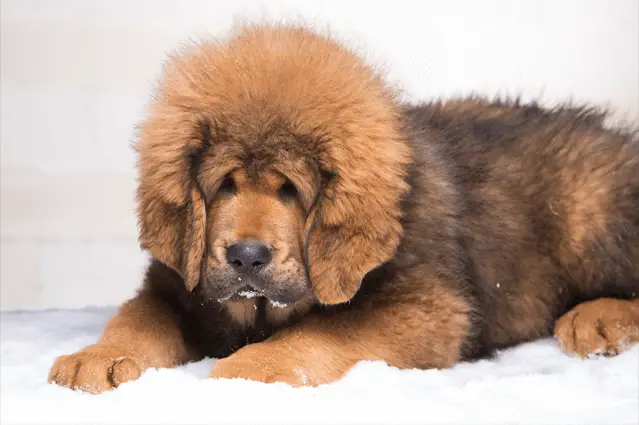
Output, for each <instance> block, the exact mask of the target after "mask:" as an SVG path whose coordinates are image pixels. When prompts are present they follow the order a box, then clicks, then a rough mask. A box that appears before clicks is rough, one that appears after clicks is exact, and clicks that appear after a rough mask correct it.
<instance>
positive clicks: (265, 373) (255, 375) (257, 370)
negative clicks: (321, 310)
mask: <svg viewBox="0 0 639 425" xmlns="http://www.w3.org/2000/svg"><path fill="white" fill-rule="evenodd" d="M314 342H315V344H316V345H315V347H313V345H312V344H311V343H310V342H309V341H305V342H304V343H296V342H291V341H288V340H287V339H286V338H281V339H279V340H277V341H266V342H262V343H258V344H250V345H247V346H246V347H244V348H242V349H240V350H238V351H237V352H235V353H234V354H232V355H231V356H229V357H227V358H224V359H220V360H218V361H216V362H215V364H214V365H213V369H212V371H211V375H210V377H211V378H242V379H247V380H251V381H258V382H264V383H275V382H282V383H285V384H288V385H291V386H293V387H302V386H311V387H315V386H318V385H322V384H327V383H330V382H333V381H336V380H338V379H339V378H341V377H342V376H343V375H344V374H345V373H346V372H347V371H348V369H349V368H350V367H352V366H353V364H354V362H353V361H351V360H350V359H348V360H347V359H343V358H341V357H338V356H337V354H338V353H337V352H336V350H331V349H329V347H322V344H321V341H314ZM318 346H319V348H318ZM323 348H326V349H323Z"/></svg>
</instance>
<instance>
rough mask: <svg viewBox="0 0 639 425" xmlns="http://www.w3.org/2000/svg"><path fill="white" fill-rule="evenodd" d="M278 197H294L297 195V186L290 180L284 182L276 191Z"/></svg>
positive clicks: (287, 198)
mask: <svg viewBox="0 0 639 425" xmlns="http://www.w3.org/2000/svg"><path fill="white" fill-rule="evenodd" d="M278 193H279V195H280V198H282V199H284V200H289V199H294V198H296V197H297V188H296V187H295V185H294V184H293V183H291V182H290V181H288V180H287V181H286V182H284V184H283V185H282V186H280V189H279V191H278Z"/></svg>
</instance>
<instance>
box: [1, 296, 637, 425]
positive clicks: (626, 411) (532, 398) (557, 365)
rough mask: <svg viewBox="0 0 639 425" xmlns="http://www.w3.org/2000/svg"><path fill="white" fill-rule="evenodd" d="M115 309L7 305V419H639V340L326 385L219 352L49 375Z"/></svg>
mask: <svg viewBox="0 0 639 425" xmlns="http://www.w3.org/2000/svg"><path fill="white" fill-rule="evenodd" d="M114 311H115V310H114V309H112V308H86V309H83V310H69V311H63V310H49V311H29V312H26V311H2V312H0V336H1V344H0V346H1V350H2V351H1V357H0V359H1V370H0V422H1V423H2V424H8V423H29V424H36V423H64V424H89V423H91V424H98V423H122V424H132V423H157V424H168V423H180V424H186V423H193V424H196V423H209V424H212V423H220V424H240V423H244V424H248V423H255V424H257V423H259V424H267V423H277V424H285V423H309V424H320V423H321V424H325V423H335V424H381V423H392V424H418V423H419V424H422V423H446V424H463V423H486V424H488V423H490V424H498V423H503V424H506V423H508V424H510V423H518V424H533V423H534V424H551V423H554V424H559V423H561V424H580V425H582V424H604V423H606V424H613V423H614V424H637V423H639V346H635V347H634V348H631V349H630V350H628V351H626V352H625V353H622V354H621V355H619V356H617V357H614V358H593V359H588V360H579V359H575V358H570V357H568V356H566V355H564V354H563V353H562V352H561V351H560V350H559V348H558V347H557V345H556V344H555V342H554V341H553V340H552V339H546V340H541V341H537V342H534V343H529V344H524V345H522V346H519V347H516V348H513V349H509V350H504V351H502V352H500V353H499V355H498V357H497V358H496V359H494V360H484V361H479V362H476V363H472V364H471V363H467V364H459V365H457V366H456V367H454V368H451V369H448V370H424V371H420V370H404V371H400V370H398V369H396V368H392V367H389V366H387V365H385V364H383V363H381V362H361V363H359V364H358V365H357V366H355V367H354V368H353V369H352V370H351V371H350V372H349V373H348V375H347V376H346V377H345V378H344V379H342V380H340V381H338V382H336V383H333V384H329V385H325V386H320V387H318V388H297V389H295V388H291V387H289V386H287V385H284V384H269V385H267V384H262V383H257V382H250V381H244V380H239V379H232V380H212V379H207V376H208V374H209V370H210V367H211V365H212V364H213V362H214V360H213V359H206V360H203V361H201V362H198V363H193V364H189V365H186V366H184V367H179V368H176V369H161V370H156V369H151V370H148V371H147V372H145V373H144V374H143V375H142V377H141V378H140V379H139V380H137V381H133V382H129V383H126V384H123V385H121V386H120V387H119V388H117V389H116V390H114V391H109V392H106V393H103V394H100V395H90V394H85V393H81V392H77V391H72V390H69V389H66V388H61V387H58V386H55V385H52V384H47V382H46V379H47V375H48V372H49V368H50V366H51V365H52V363H53V361H54V359H55V357H56V356H58V355H61V354H67V353H71V352H74V351H76V350H78V349H81V348H82V347H84V346H85V345H87V344H90V343H93V342H95V341H96V340H97V338H98V337H99V335H100V333H101V331H102V328H103V326H104V324H105V322H106V320H107V319H108V317H109V316H110V315H111V314H113V313H114Z"/></svg>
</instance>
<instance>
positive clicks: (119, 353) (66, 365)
mask: <svg viewBox="0 0 639 425" xmlns="http://www.w3.org/2000/svg"><path fill="white" fill-rule="evenodd" d="M142 370H143V366H142V362H141V361H140V360H139V359H137V358H135V357H134V356H132V355H131V353H128V352H127V351H126V350H124V349H121V348H118V347H114V346H111V345H106V344H95V345H90V346H88V347H86V348H84V349H83V350H81V351H78V352H77V353H74V354H70V355H64V356H60V357H58V358H57V359H56V361H55V363H54V364H53V366H52V367H51V372H50V373H49V382H50V383H55V384H58V385H61V386H63V387H69V388H71V389H74V390H82V391H86V392H89V393H92V394H98V393H101V392H103V391H107V390H110V389H113V388H116V387H117V386H118V385H120V384H122V383H124V382H127V381H131V380H133V379H137V378H139V377H140V375H141V374H142Z"/></svg>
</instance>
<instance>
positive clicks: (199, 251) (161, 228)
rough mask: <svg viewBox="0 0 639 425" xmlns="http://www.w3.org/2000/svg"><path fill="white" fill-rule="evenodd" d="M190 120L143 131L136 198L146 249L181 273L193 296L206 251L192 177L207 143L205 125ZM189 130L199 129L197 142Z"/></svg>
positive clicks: (201, 204) (202, 213)
mask: <svg viewBox="0 0 639 425" xmlns="http://www.w3.org/2000/svg"><path fill="white" fill-rule="evenodd" d="M172 116H173V118H174V119H175V118H176V117H179V115H176V114H175V113H174V114H173V115H172ZM185 120H187V121H189V122H183V123H182V125H179V124H180V123H179V122H172V123H171V124H173V125H168V126H165V125H163V123H162V121H155V120H149V121H147V122H145V123H143V124H142V125H141V126H140V127H139V131H140V137H139V140H138V143H137V144H136V146H135V149H136V151H137V152H138V155H139V158H138V168H139V181H138V187H137V192H136V197H137V215H138V227H139V240H140V245H141V247H142V248H143V249H146V250H147V251H149V253H150V254H151V256H153V258H155V259H156V260H158V261H160V262H162V263H164V264H166V265H167V266H169V267H171V268H172V269H173V270H175V271H176V272H178V273H179V274H180V276H182V278H183V279H184V283H185V285H186V288H187V289H188V290H189V291H191V290H193V288H195V286H197V284H198V282H199V280H200V271H201V262H202V259H203V257H204V255H205V251H206V201H205V200H204V199H203V196H202V193H201V191H200V190H199V188H198V185H197V181H196V177H195V176H194V173H193V170H194V167H197V166H198V164H197V162H198V152H201V150H202V149H203V147H204V146H206V143H205V142H206V140H204V139H203V137H204V136H203V135H202V134H200V133H201V131H199V130H198V129H199V128H201V124H199V123H193V122H190V121H191V118H187V117H185ZM185 128H195V129H196V130H195V131H192V133H193V136H192V137H186V138H185V132H184V130H183V129H185ZM186 134H189V133H188V132H187V133H186Z"/></svg>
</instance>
